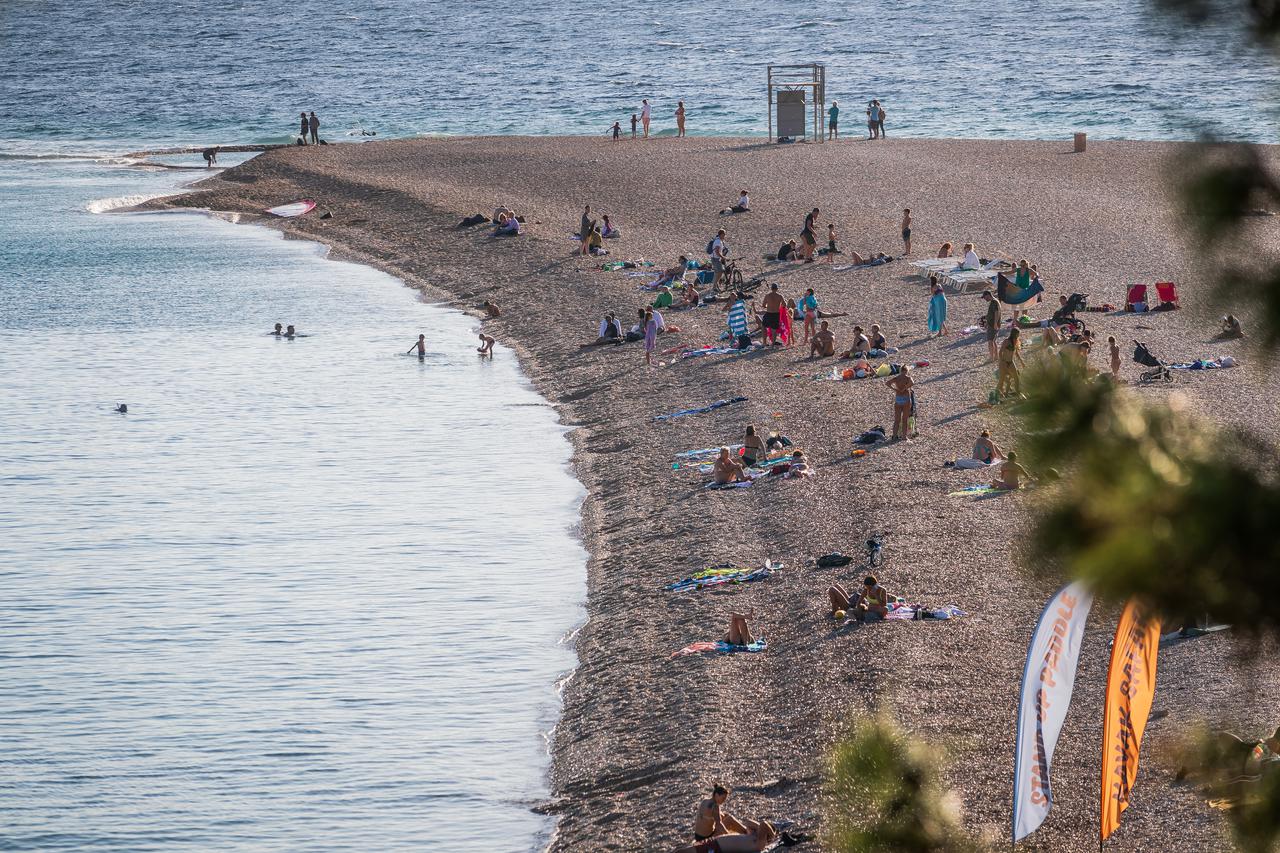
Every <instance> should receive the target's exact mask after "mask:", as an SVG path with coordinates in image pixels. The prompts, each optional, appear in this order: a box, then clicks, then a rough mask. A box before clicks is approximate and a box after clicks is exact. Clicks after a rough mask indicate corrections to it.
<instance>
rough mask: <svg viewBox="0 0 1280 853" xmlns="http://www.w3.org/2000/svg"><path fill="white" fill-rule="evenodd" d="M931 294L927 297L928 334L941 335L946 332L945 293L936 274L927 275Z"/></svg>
mask: <svg viewBox="0 0 1280 853" xmlns="http://www.w3.org/2000/svg"><path fill="white" fill-rule="evenodd" d="M929 279H930V282H931V283H932V284H933V296H931V297H929V334H930V335H936V336H937V337H942V336H943V335H945V334H946V333H947V295H946V294H945V293H943V292H942V285H940V284H938V277H937V276H933V275H931V276H929Z"/></svg>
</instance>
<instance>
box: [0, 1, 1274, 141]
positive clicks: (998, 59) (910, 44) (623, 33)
mask: <svg viewBox="0 0 1280 853" xmlns="http://www.w3.org/2000/svg"><path fill="white" fill-rule="evenodd" d="M1170 5H1174V4H1169V3H1167V2H1164V3H1162V2H1159V0H1072V2H1065V3H1045V2H1035V0H954V2H949V3H938V2H935V0H859V2H856V3H811V4H800V5H797V4H794V3H778V2H776V0H606V2H604V3H600V4H585V5H584V4H581V3H567V2H549V0H527V2H520V3H502V4H494V3H455V2H444V0H343V2H338V3H335V2H332V1H331V0H290V2H286V3H271V2H263V0H237V1H236V2H225V3H216V4H210V3H207V2H196V0H130V2H122V1H121V0H116V2H75V0H39V2H36V0H9V2H5V3H0V55H3V56H4V57H5V60H4V62H2V63H0V151H12V150H14V149H15V148H17V147H20V146H19V143H22V145H26V144H27V143H29V142H30V141H31V140H39V141H40V142H41V143H42V144H45V145H51V144H55V143H56V144H58V145H61V146H63V150H73V149H74V150H78V151H82V150H84V146H85V143H86V141H87V140H89V141H94V142H100V143H104V144H102V145H99V146H97V147H95V148H94V149H93V150H110V151H119V150H121V148H123V149H124V150H136V149H139V148H144V147H148V146H154V145H156V144H158V143H163V142H173V143H176V142H181V143H188V144H212V143H215V142H223V143H230V142H241V143H244V142H288V141H290V140H291V139H293V137H294V135H295V134H296V133H297V128H298V114H299V112H300V111H303V110H307V111H310V110H315V111H316V112H317V114H318V115H319V116H320V118H321V121H322V122H323V124H322V126H321V135H322V136H326V137H329V138H330V139H335V140H336V139H346V138H351V137H348V136H347V134H349V133H358V132H360V130H365V131H373V132H376V133H378V134H379V135H380V136H407V135H412V134H417V133H454V134H457V133H535V134H540V133H572V134H603V133H604V132H605V131H606V129H607V128H608V127H609V126H610V125H611V124H612V123H613V122H614V121H621V122H622V124H623V127H627V128H629V122H630V117H631V114H632V113H633V112H638V111H639V109H640V101H641V99H642V98H648V99H649V101H650V103H651V104H653V107H654V126H653V129H654V130H655V131H659V130H660V131H662V132H664V133H671V132H672V130H673V128H674V119H673V118H672V114H673V112H674V111H675V108H676V101H677V99H684V101H685V105H686V108H687V109H688V116H689V119H688V125H689V131H690V132H691V133H694V134H726V133H764V132H765V130H766V128H767V106H766V95H765V73H766V72H765V69H766V66H767V65H768V64H770V63H775V64H788V63H809V62H821V63H825V64H826V66H827V99H828V101H831V100H838V101H839V102H840V104H841V106H842V107H843V109H844V113H843V123H844V127H845V133H846V134H848V135H854V136H856V135H857V134H858V133H859V127H858V125H859V123H860V120H862V123H863V127H864V128H865V116H864V115H863V113H862V110H863V109H864V108H865V106H866V103H867V100H868V99H870V98H879V99H880V100H881V101H882V102H883V103H884V104H885V106H886V108H887V110H888V120H887V122H886V129H887V130H888V132H889V134H890V136H891V137H892V136H895V135H906V136H930V137H936V136H947V137H952V136H958V137H970V138H974V137H1004V138H1023V139H1028V138H1035V139H1063V138H1069V137H1070V134H1071V133H1073V132H1075V131H1085V132H1087V133H1089V134H1090V136H1092V137H1095V138H1116V137H1125V138H1133V139H1170V138H1173V139H1187V138H1192V137H1195V136H1196V135H1198V134H1199V133H1200V132H1201V131H1202V130H1203V131H1211V132H1215V133H1219V134H1222V135H1224V136H1228V137H1232V138H1242V139H1250V140H1254V141H1265V142H1270V141H1274V140H1275V138H1276V137H1277V132H1278V131H1280V119H1278V115H1280V114H1278V112H1277V105H1276V96H1277V90H1276V85H1275V79H1276V77H1275V66H1274V64H1273V61H1272V60H1271V59H1270V58H1268V57H1267V55H1266V54H1264V52H1263V51H1261V50H1260V49H1258V48H1256V47H1254V46H1251V45H1250V43H1249V40H1248V39H1247V38H1246V37H1245V36H1244V35H1243V34H1242V32H1241V31H1240V28H1239V26H1237V25H1233V24H1231V23H1215V22H1213V21H1210V22H1208V23H1203V24H1198V25H1194V26H1193V25H1188V24H1187V23H1186V22H1184V21H1181V20H1179V19H1177V18H1172V17H1170V15H1169V13H1168V12H1167V8H1168V6H1170ZM1209 5H1212V6H1214V7H1215V8H1223V9H1235V8H1241V7H1243V5H1244V4H1241V3H1223V4H1209Z"/></svg>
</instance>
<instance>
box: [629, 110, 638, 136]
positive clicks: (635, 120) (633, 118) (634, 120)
mask: <svg viewBox="0 0 1280 853" xmlns="http://www.w3.org/2000/svg"><path fill="white" fill-rule="evenodd" d="M639 121H640V118H639V116H637V115H636V114H635V113H632V114H631V138H632V139H635V138H636V124H637V123H638V122H639Z"/></svg>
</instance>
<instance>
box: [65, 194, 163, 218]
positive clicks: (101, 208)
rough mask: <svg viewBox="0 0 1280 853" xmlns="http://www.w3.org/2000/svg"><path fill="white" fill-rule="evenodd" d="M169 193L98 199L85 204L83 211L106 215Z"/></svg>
mask: <svg viewBox="0 0 1280 853" xmlns="http://www.w3.org/2000/svg"><path fill="white" fill-rule="evenodd" d="M166 195H170V193H142V194H140V195H122V196H116V197H115V198H98V199H94V200H93V201H91V202H88V203H86V204H85V206H84V209H85V210H87V211H89V212H90V213H107V212H109V211H112V210H119V209H120V208H122V207H133V206H135V205H139V204H142V203H143V202H144V201H151V200H152V199H153V198H163V197H164V196H166Z"/></svg>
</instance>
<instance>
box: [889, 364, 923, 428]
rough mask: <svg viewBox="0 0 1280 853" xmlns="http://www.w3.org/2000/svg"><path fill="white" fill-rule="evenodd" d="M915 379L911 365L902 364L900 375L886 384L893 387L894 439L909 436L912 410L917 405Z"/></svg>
mask: <svg viewBox="0 0 1280 853" xmlns="http://www.w3.org/2000/svg"><path fill="white" fill-rule="evenodd" d="M915 384H916V383H915V380H913V379H912V378H911V365H909V364H904V365H902V370H900V371H898V375H897V376H894V377H893V378H891V379H890V380H889V381H888V382H886V383H885V385H887V386H889V387H890V388H892V389H893V439H892V440H893V441H899V440H900V439H904V438H907V437H908V436H909V435H910V429H911V410H912V409H913V408H914V407H915V393H914V392H913V391H912V389H913V388H914V387H915Z"/></svg>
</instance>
